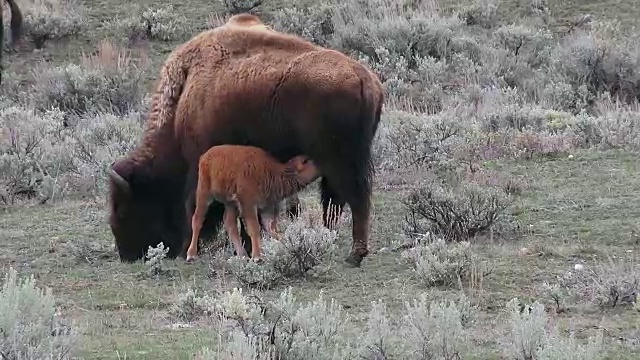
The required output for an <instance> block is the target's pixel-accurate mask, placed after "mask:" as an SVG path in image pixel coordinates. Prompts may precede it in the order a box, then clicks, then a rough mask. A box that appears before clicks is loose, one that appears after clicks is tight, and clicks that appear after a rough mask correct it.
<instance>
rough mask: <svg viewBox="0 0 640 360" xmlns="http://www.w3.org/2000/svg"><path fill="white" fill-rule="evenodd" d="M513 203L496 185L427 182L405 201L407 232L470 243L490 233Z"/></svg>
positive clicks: (411, 192) (410, 235)
mask: <svg viewBox="0 0 640 360" xmlns="http://www.w3.org/2000/svg"><path fill="white" fill-rule="evenodd" d="M511 201H512V200H511V198H510V196H508V195H507V194H506V193H505V192H504V190H503V189H499V188H496V187H493V186H491V187H489V186H481V185H478V184H476V183H467V182H460V183H459V184H457V185H447V184H446V183H445V182H442V181H440V180H433V181H426V182H423V184H421V185H419V186H417V187H416V188H414V189H412V190H411V191H410V192H409V194H408V195H407V196H406V197H405V198H404V199H403V200H402V203H403V205H404V209H405V212H406V215H405V219H404V226H405V232H406V234H407V236H409V237H410V238H411V237H415V236H416V235H420V234H426V233H429V232H431V233H433V234H435V235H437V236H440V237H442V238H443V239H444V240H446V241H466V240H469V239H471V238H473V237H475V236H477V235H481V234H483V233H484V232H485V231H487V230H489V229H490V228H491V227H492V226H493V225H494V223H495V222H496V221H497V220H498V219H499V218H500V217H501V216H502V215H503V212H504V210H505V209H506V208H507V207H508V206H509V205H510V203H511Z"/></svg>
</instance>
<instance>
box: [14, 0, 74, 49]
mask: <svg viewBox="0 0 640 360" xmlns="http://www.w3.org/2000/svg"><path fill="white" fill-rule="evenodd" d="M18 5H19V6H20V9H21V10H22V16H23V21H24V34H25V35H26V37H27V38H28V39H30V40H31V42H33V44H34V45H35V47H36V49H40V48H42V47H43V46H44V44H45V42H47V41H49V40H58V39H63V38H65V37H68V36H72V35H77V34H79V33H80V31H82V30H83V29H84V26H85V25H86V19H85V17H84V5H83V4H82V2H80V1H77V0H19V1H18Z"/></svg>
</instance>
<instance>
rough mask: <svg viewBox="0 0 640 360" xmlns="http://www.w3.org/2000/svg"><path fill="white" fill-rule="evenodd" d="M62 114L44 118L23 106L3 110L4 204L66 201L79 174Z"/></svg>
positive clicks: (0, 179)
mask: <svg viewBox="0 0 640 360" xmlns="http://www.w3.org/2000/svg"><path fill="white" fill-rule="evenodd" d="M63 117H64V114H63V113H62V112H60V111H58V110H51V111H45V112H44V113H42V114H38V113H36V112H35V111H34V110H32V109H27V108H24V107H21V106H10V107H7V108H4V109H0V129H2V130H1V131H2V132H1V133H0V136H1V138H0V174H1V175H0V202H2V203H4V204H6V205H10V204H16V203H19V202H22V201H25V200H28V199H35V200H36V201H38V202H40V203H44V202H46V201H50V200H51V201H53V200H54V199H57V198H59V197H64V193H65V192H66V190H65V189H66V187H67V185H68V180H69V179H68V178H67V177H66V175H68V174H69V173H70V172H73V171H74V170H75V163H74V159H73V154H72V153H71V152H69V151H68V150H69V148H70V147H72V144H73V143H72V141H71V137H70V136H69V133H68V131H65V130H64V129H63V127H62V122H63Z"/></svg>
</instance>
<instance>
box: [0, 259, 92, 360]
mask: <svg viewBox="0 0 640 360" xmlns="http://www.w3.org/2000/svg"><path fill="white" fill-rule="evenodd" d="M78 339H79V335H78V332H77V329H76V328H75V326H74V325H73V324H65V323H64V320H63V319H62V318H61V317H60V316H59V315H58V314H57V312H56V306H55V299H54V298H53V295H52V294H51V291H50V289H48V288H47V289H39V288H38V287H36V285H35V280H34V278H33V276H31V277H28V278H24V279H19V278H18V275H17V272H16V270H14V269H13V268H9V271H8V272H7V273H5V275H4V283H3V284H2V289H1V290H0V355H1V356H2V358H3V359H44V360H66V359H72V358H74V355H75V350H76V345H77V341H78Z"/></svg>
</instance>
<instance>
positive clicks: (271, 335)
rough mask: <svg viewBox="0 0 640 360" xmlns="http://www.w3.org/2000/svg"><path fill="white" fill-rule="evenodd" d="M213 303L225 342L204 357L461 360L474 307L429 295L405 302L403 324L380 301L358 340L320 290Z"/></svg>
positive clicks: (238, 293)
mask: <svg viewBox="0 0 640 360" xmlns="http://www.w3.org/2000/svg"><path fill="white" fill-rule="evenodd" d="M214 303H215V304H216V305H215V306H214V313H215V314H216V316H217V317H218V318H219V319H220V321H219V324H218V332H219V338H218V339H217V341H216V343H215V344H214V345H213V346H211V347H208V348H205V349H203V350H202V351H201V352H200V354H199V356H200V358H201V359H203V360H207V359H237V358H243V359H245V358H251V359H265V360H266V359H274V358H275V359H282V360H287V359H322V360H324V359H353V358H357V357H358V356H360V357H362V356H364V357H366V358H375V359H387V358H388V359H392V358H402V359H404V358H412V359H414V358H417V359H424V360H426V359H434V358H435V359H457V357H456V356H462V358H464V355H465V354H467V350H468V345H470V344H469V341H468V340H467V339H468V334H467V329H466V328H467V326H468V325H469V324H470V320H471V314H472V311H471V310H472V309H471V307H470V304H469V302H468V301H467V299H466V297H464V296H463V297H461V299H460V301H459V302H458V303H454V302H450V303H449V304H445V303H436V302H431V303H430V302H429V301H428V299H427V296H426V295H424V294H423V295H421V296H420V298H419V299H418V300H415V301H413V303H409V302H407V303H406V305H405V309H404V310H405V311H404V313H405V315H404V316H403V317H402V321H400V322H399V323H398V324H397V325H395V324H392V323H391V322H390V320H389V319H388V318H387V314H386V309H385V307H384V306H383V305H382V303H381V302H374V303H372V306H371V310H370V312H369V315H368V319H369V320H368V321H367V328H366V330H365V331H363V332H361V333H362V335H360V336H357V335H356V336H354V335H355V333H360V332H354V330H355V328H354V324H353V322H352V320H351V317H350V316H349V314H347V313H345V312H344V311H343V310H341V307H340V306H339V304H337V303H336V302H335V301H334V300H333V299H331V300H325V299H324V296H323V294H322V292H321V293H320V295H319V296H318V298H317V299H315V300H313V301H311V302H309V303H306V304H299V303H297V301H296V299H295V297H294V296H293V295H292V294H291V288H288V289H286V290H284V291H283V292H281V293H280V296H279V297H278V298H277V299H275V300H272V301H264V300H262V299H261V298H259V297H257V296H255V295H245V294H243V292H242V289H235V288H234V289H233V290H232V291H228V292H225V293H224V294H222V295H220V296H219V297H218V298H216V300H215V301H214ZM213 349H215V350H213ZM416 354H417V355H416ZM244 356H247V357H244ZM416 356H418V357H416Z"/></svg>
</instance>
